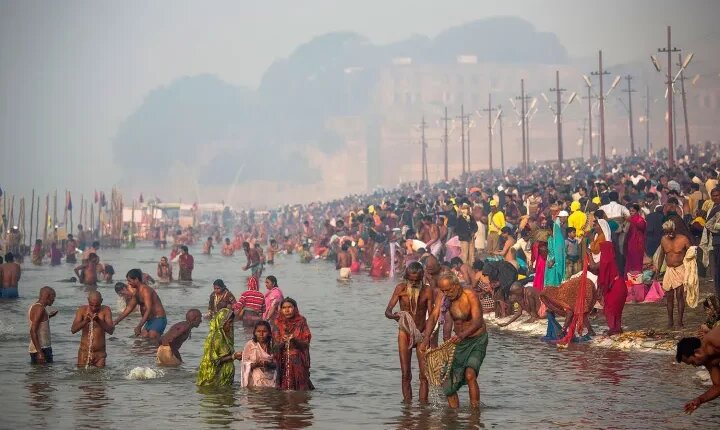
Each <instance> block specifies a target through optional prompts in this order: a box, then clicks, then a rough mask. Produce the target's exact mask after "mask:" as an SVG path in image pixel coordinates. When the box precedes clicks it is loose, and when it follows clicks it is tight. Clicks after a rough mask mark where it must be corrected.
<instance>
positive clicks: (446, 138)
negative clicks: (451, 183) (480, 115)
mask: <svg viewBox="0 0 720 430" xmlns="http://www.w3.org/2000/svg"><path fill="white" fill-rule="evenodd" d="M440 119H442V120H443V121H445V141H444V146H445V182H447V181H448V120H449V119H450V118H448V116H447V106H445V116H444V117H442V118H440Z"/></svg>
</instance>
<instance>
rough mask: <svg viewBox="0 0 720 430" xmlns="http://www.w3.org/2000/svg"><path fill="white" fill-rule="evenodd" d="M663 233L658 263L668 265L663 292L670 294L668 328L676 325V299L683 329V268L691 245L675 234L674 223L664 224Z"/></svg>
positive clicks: (686, 239) (667, 296)
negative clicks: (674, 311)
mask: <svg viewBox="0 0 720 430" xmlns="http://www.w3.org/2000/svg"><path fill="white" fill-rule="evenodd" d="M663 233H664V236H663V238H662V240H661V241H660V247H661V250H660V258H659V260H658V261H660V265H661V266H662V262H663V261H664V262H665V263H666V265H667V270H666V271H665V276H664V277H663V281H662V287H663V290H665V291H667V292H668V294H666V295H665V297H666V298H667V312H668V327H670V328H672V327H673V325H674V321H673V301H674V299H675V300H677V303H678V314H679V316H680V322H679V324H678V326H679V327H681V328H682V327H683V315H684V314H685V286H684V285H683V283H684V280H685V266H683V259H684V258H685V253H686V252H687V250H688V248H690V246H691V245H690V241H689V240H688V238H687V236H685V235H683V234H678V235H676V234H675V223H674V222H673V221H666V222H665V223H664V224H663ZM658 270H659V268H658Z"/></svg>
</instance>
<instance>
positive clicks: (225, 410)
mask: <svg viewBox="0 0 720 430" xmlns="http://www.w3.org/2000/svg"><path fill="white" fill-rule="evenodd" d="M197 392H198V394H200V396H201V397H200V415H201V419H202V421H203V422H204V423H206V424H209V425H212V426H220V427H228V426H229V425H230V424H231V423H232V422H233V421H235V418H234V417H233V411H232V407H233V406H234V404H235V397H234V395H235V388H234V387H233V386H229V387H198V388H197Z"/></svg>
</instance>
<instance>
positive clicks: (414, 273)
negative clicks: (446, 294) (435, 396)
mask: <svg viewBox="0 0 720 430" xmlns="http://www.w3.org/2000/svg"><path fill="white" fill-rule="evenodd" d="M424 275H425V273H424V270H423V267H422V264H420V263H418V262H413V263H410V265H409V266H408V267H407V270H406V271H405V276H404V278H405V282H401V283H399V284H397V286H396V287H395V290H394V291H393V294H392V296H391V297H390V301H389V302H388V305H387V308H385V317H386V318H389V319H392V320H395V321H399V322H400V328H399V330H398V337H397V341H398V351H399V353H400V370H401V372H402V394H403V401H405V402H410V401H412V387H411V381H412V372H411V371H410V361H411V353H412V349H413V348H415V346H417V344H418V343H419V342H421V341H422V338H421V335H422V332H423V331H426V333H425V338H426V339H429V338H430V337H431V332H432V328H433V327H429V328H430V329H429V330H426V328H427V327H428V326H426V319H425V316H426V313H427V311H428V310H429V309H430V306H431V305H432V303H433V299H434V297H433V290H432V288H429V287H428V286H426V285H425V283H424V282H423V278H424ZM398 302H400V312H393V309H395V306H396V305H397V304H398ZM401 319H402V321H401ZM434 325H435V324H434V323H433V326H434ZM406 330H408V331H409V332H408V331H406ZM416 353H417V359H418V366H419V367H420V402H421V403H427V401H428V392H429V387H428V381H427V377H426V376H425V356H424V355H423V354H421V353H420V350H417V351H416Z"/></svg>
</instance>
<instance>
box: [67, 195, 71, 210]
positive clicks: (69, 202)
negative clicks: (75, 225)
mask: <svg viewBox="0 0 720 430" xmlns="http://www.w3.org/2000/svg"><path fill="white" fill-rule="evenodd" d="M67 210H69V211H72V196H70V191H68V193H67Z"/></svg>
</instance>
